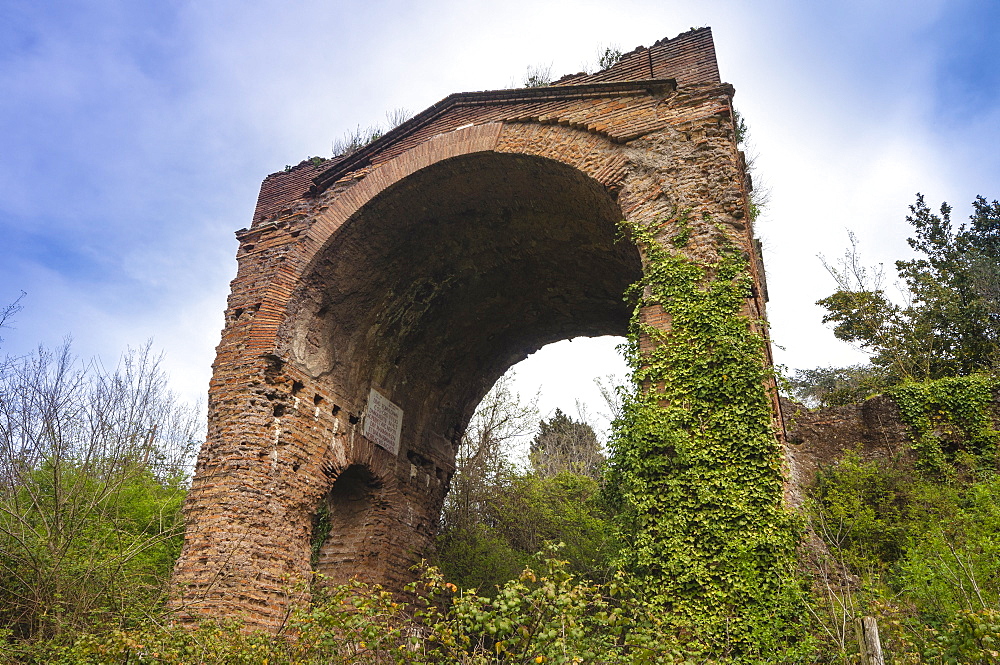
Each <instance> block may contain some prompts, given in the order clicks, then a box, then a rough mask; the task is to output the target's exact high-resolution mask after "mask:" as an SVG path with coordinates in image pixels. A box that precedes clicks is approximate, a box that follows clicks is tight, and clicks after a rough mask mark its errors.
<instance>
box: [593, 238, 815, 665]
mask: <svg viewBox="0 0 1000 665" xmlns="http://www.w3.org/2000/svg"><path fill="white" fill-rule="evenodd" d="M706 221H709V220H706ZM674 228H675V230H676V232H675V234H674V236H673V237H672V238H669V239H668V241H667V243H666V245H664V244H661V243H660V242H658V241H657V239H656V238H655V237H654V233H653V231H651V230H649V229H647V228H645V227H640V226H635V225H633V226H629V227H628V231H629V232H630V234H631V236H632V238H633V239H634V240H635V241H636V242H637V243H638V244H639V246H640V247H641V249H642V251H643V253H644V255H645V259H646V268H645V274H644V276H643V278H642V279H641V280H640V281H639V282H638V283H637V284H635V285H634V286H633V287H632V289H631V291H630V294H631V298H633V299H634V300H635V301H636V305H635V309H634V313H633V316H632V320H631V326H630V333H629V337H628V342H627V344H626V345H625V346H626V349H625V353H626V359H627V361H628V362H629V365H630V367H631V373H632V388H631V389H629V390H627V391H626V392H625V394H624V395H623V410H622V415H621V416H620V418H619V419H618V420H617V421H616V422H615V423H614V426H613V436H612V444H611V448H612V450H611V465H612V467H611V468H612V471H611V477H610V482H609V483H608V486H609V488H610V489H609V491H610V492H611V494H612V496H611V498H612V499H613V500H614V501H615V502H616V503H617V504H618V508H619V511H620V513H621V515H622V518H621V519H622V523H621V528H622V530H623V532H624V534H623V535H624V536H625V538H626V541H625V542H629V543H630V546H629V547H628V548H626V550H625V551H624V552H623V554H622V555H621V556H622V561H621V563H622V565H623V567H624V568H625V569H626V570H629V571H631V572H633V573H634V574H636V575H637V576H638V577H639V578H640V579H643V580H645V581H646V588H647V596H648V598H649V601H650V602H652V603H657V604H659V605H660V606H662V608H663V609H664V613H665V616H666V617H667V618H668V624H672V625H673V628H674V629H675V630H676V631H679V632H680V633H682V634H690V635H691V636H692V638H691V639H692V644H694V643H700V644H701V645H702V647H703V648H704V649H705V650H706V651H707V652H710V653H714V654H717V655H730V656H733V655H738V654H741V653H742V654H751V653H762V652H763V650H767V649H768V648H777V644H779V643H792V642H794V641H795V640H796V637H795V635H798V633H797V630H798V629H797V628H796V625H797V622H796V621H795V618H794V617H795V616H796V615H797V613H798V612H799V611H800V610H801V606H800V605H799V603H800V600H799V598H800V593H799V587H798V585H797V584H796V581H795V575H794V566H795V550H796V545H797V542H798V534H799V530H798V526H797V522H796V520H795V519H793V517H792V516H791V515H790V514H789V513H788V512H787V511H785V509H784V508H783V506H782V474H781V451H780V446H779V443H778V441H777V439H776V437H775V432H774V429H773V425H772V415H771V407H770V397H769V395H768V394H767V389H766V385H767V384H768V383H769V374H768V373H769V368H768V366H767V364H766V362H765V358H764V341H763V339H762V337H761V335H760V334H759V333H758V332H756V331H754V330H753V325H752V322H751V321H750V320H749V319H748V318H747V316H746V315H745V314H744V313H743V312H744V307H745V303H746V299H747V298H748V297H749V296H750V294H751V284H752V280H751V276H750V274H749V271H748V268H747V259H746V257H745V256H744V255H743V253H742V252H740V251H739V249H738V248H736V247H734V246H732V245H731V244H727V243H723V246H722V247H721V248H720V250H719V258H718V261H717V262H715V263H711V264H707V265H706V264H699V263H696V262H694V261H693V260H691V259H689V258H687V257H686V256H684V254H683V253H682V252H681V250H682V249H683V248H684V247H685V246H686V245H687V244H688V242H689V238H690V235H691V231H690V228H689V227H688V222H687V220H686V219H681V220H678V222H675V223H674ZM723 235H724V232H723ZM656 306H658V307H660V308H662V310H663V313H664V315H665V317H666V320H667V321H669V329H668V330H661V329H659V328H656V327H654V326H652V325H649V324H647V323H645V322H644V321H643V318H642V312H643V311H644V309H645V308H653V309H655V307H656ZM769 640H770V641H771V643H770V646H769V645H768V642H769ZM775 640H777V642H775Z"/></svg>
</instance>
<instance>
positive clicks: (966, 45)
mask: <svg viewBox="0 0 1000 665" xmlns="http://www.w3.org/2000/svg"><path fill="white" fill-rule="evenodd" d="M703 25H710V26H712V28H713V31H714V34H715V40H716V48H717V51H718V57H719V64H720V69H721V72H722V77H723V79H724V80H726V81H728V82H731V83H733V84H734V85H735V86H736V90H737V94H736V102H737V105H738V106H739V107H740V108H741V110H742V111H743V113H744V115H745V116H746V117H747V119H748V121H749V122H750V125H751V131H752V138H753V141H754V144H755V147H756V150H757V152H758V153H759V159H758V175H757V177H756V182H758V183H761V184H764V185H766V186H767V187H769V188H770V191H771V204H770V207H769V209H768V211H767V213H766V215H765V217H764V219H763V220H762V221H761V223H760V225H759V232H760V234H761V235H762V236H763V239H764V243H765V261H766V263H767V269H768V281H769V286H770V292H771V303H770V318H771V322H772V327H773V334H774V338H775V340H776V342H778V343H779V344H780V345H781V346H782V347H783V348H782V349H779V350H778V353H777V356H778V360H779V361H780V362H783V363H786V364H788V365H790V366H792V367H812V366H816V365H826V364H837V363H846V362H854V361H856V360H857V359H859V358H860V356H859V354H857V352H855V351H853V350H851V349H850V348H849V347H847V346H845V345H843V344H842V343H840V342H838V341H837V340H835V339H834V338H833V336H832V334H831V333H830V332H829V331H828V330H827V329H826V328H824V327H823V326H822V324H821V323H820V319H821V317H822V310H821V309H820V308H818V307H816V306H815V305H814V302H815V301H816V300H817V299H818V298H821V297H823V296H825V295H828V294H829V293H830V292H831V291H832V289H833V283H832V281H831V280H830V278H829V277H828V276H827V275H826V273H825V272H824V271H823V268H822V266H821V264H820V262H819V260H818V259H817V257H816V255H817V253H824V254H826V255H827V256H829V257H836V256H837V255H839V254H840V253H841V252H842V251H843V249H844V247H845V246H846V244H847V232H846V229H851V230H853V231H855V232H856V233H857V235H858V238H859V240H860V242H861V249H862V252H863V254H864V255H865V256H866V257H869V258H870V260H871V261H872V262H873V263H875V262H880V261H881V262H884V263H886V264H887V265H891V262H892V261H893V260H894V259H895V258H898V257H901V256H904V255H905V254H906V252H907V249H906V244H905V237H906V234H907V231H908V229H907V227H906V225H905V222H904V217H905V214H906V206H907V205H908V204H910V203H912V201H913V199H914V194H915V193H916V192H917V191H921V192H923V193H924V194H926V195H927V197H928V200H929V201H932V202H935V203H937V202H940V201H941V200H948V201H949V202H951V203H952V204H953V205H954V206H955V209H956V213H957V215H958V217H960V218H962V217H964V216H965V215H967V214H968V211H969V202H970V201H971V200H972V198H973V197H974V196H975V195H976V194H983V195H985V196H987V197H989V198H991V199H992V198H1000V151H998V150H997V146H998V145H1000V48H998V47H997V43H1000V42H998V40H997V38H996V35H998V34H1000V3H996V2H993V1H992V0H979V1H968V2H962V1H961V0H958V1H952V2H943V1H937V2H933V1H928V2H919V1H911V2H906V3H902V2H872V1H871V0H869V1H867V2H861V1H857V2H836V1H834V2H825V3H811V2H795V1H791V0H789V1H777V0H775V1H763V2H754V3H749V2H743V1H739V0H731V1H723V0H702V1H699V2H695V1H688V2H671V1H669V0H655V1H644V0H619V1H616V2H600V1H587V0H578V1H575V2H560V1H546V0H535V1H533V2H529V1H527V0H510V1H509V2H506V3H502V4H501V3H496V2H477V1H475V0H465V1H463V2H458V1H434V0H432V1H428V2H422V3H411V2H387V1H377V0H376V1H373V2H366V3H351V2H336V1H334V2H331V1H327V2H317V1H310V0H289V1H284V2H262V1H253V0H243V1H241V2H235V1H225V0H220V1H212V0H200V1H199V2H184V1H180V0H176V1H162V2H158V3H157V2H143V3H137V2H129V1H122V2H111V1H104V0H88V1H86V2H68V1H54V2H37V0H35V1H31V2H21V1H17V0H0V90H2V94H0V127H2V131H0V303H6V302H9V301H11V300H13V299H14V298H16V297H17V295H18V294H19V293H20V291H21V290H24V291H26V292H27V296H26V298H25V299H24V301H23V304H24V310H23V311H22V312H21V313H20V314H19V315H18V317H17V321H16V322H15V328H13V329H10V330H5V331H4V332H3V337H4V338H5V343H4V348H3V351H5V352H8V353H14V354H19V353H25V352H27V351H30V350H31V349H32V348H34V347H35V346H37V345H38V344H39V343H42V344H46V345H50V346H51V345H55V344H58V343H59V342H60V341H61V340H62V339H63V338H64V337H65V336H67V335H71V336H72V337H73V339H74V346H75V348H76V350H77V352H78V353H79V354H80V355H82V356H84V357H90V356H93V355H100V356H101V357H102V358H103V359H104V361H105V362H106V363H113V362H114V360H115V359H116V358H117V357H118V355H119V354H120V353H121V351H122V350H124V348H125V347H126V346H128V345H133V346H136V345H140V344H142V343H143V342H144V341H145V340H147V339H149V338H152V339H153V342H154V346H155V347H156V348H159V349H162V350H163V352H164V354H165V361H164V366H165V367H166V369H167V370H168V371H169V372H170V374H171V376H172V377H173V385H174V386H175V388H176V389H177V390H178V391H179V392H180V393H181V394H182V395H184V396H185V397H188V398H194V397H197V396H199V395H200V394H202V393H203V392H204V391H205V389H206V388H207V382H208V378H209V373H210V368H209V365H210V363H211V362H212V359H213V355H214V347H215V344H216V343H217V342H218V337H219V332H220V330H221V327H222V323H223V321H222V312H223V309H224V307H225V299H226V295H227V294H228V289H229V280H230V279H232V277H233V276H234V275H235V268H236V263H235V258H234V256H235V251H236V241H235V239H234V235H233V233H234V231H236V230H238V229H240V228H242V227H245V226H247V225H248V224H249V221H250V215H251V213H252V210H253V206H254V202H255V199H256V195H257V190H258V187H259V185H260V181H261V179H262V178H263V177H264V176H266V175H267V174H268V173H271V172H273V171H276V170H279V169H281V168H283V167H284V166H285V165H286V164H295V163H297V162H298V161H300V160H301V159H303V158H305V157H307V156H311V155H327V154H329V152H330V148H331V143H332V141H333V140H334V139H336V138H338V137H340V136H342V135H343V134H345V133H346V132H348V131H350V130H351V129H353V128H355V127H357V126H367V125H369V124H372V123H375V122H381V121H384V119H385V114H386V112H388V111H391V110H392V109H396V108H406V109H409V110H411V111H419V110H421V109H423V108H425V107H427V106H428V105H430V104H432V103H434V102H436V101H438V100H439V99H441V98H443V97H444V96H446V95H448V94H449V93H452V92H457V91H465V90H481V89H494V88H501V87H507V86H509V85H511V84H512V83H516V82H517V81H519V80H520V79H521V77H522V76H523V74H524V71H525V69H526V68H527V67H528V66H532V65H538V64H543V65H549V64H551V66H552V71H553V73H554V74H556V75H559V74H563V73H569V72H575V71H579V70H580V69H581V68H582V67H583V66H584V65H585V64H586V63H588V62H593V61H594V60H595V59H596V54H597V51H598V47H599V46H601V45H605V46H606V45H617V46H619V47H621V48H622V49H623V50H626V51H627V50H631V49H632V48H634V47H635V46H637V45H648V44H650V43H652V42H653V41H656V40H657V39H660V38H662V37H672V36H674V35H676V34H678V33H680V32H683V31H685V30H687V29H688V28H690V27H693V26H703ZM595 349H596V350H595ZM612 349H613V343H607V342H598V343H596V345H593V344H592V345H590V346H588V345H586V344H585V343H582V342H574V343H573V344H569V343H564V344H562V345H561V346H560V347H559V348H558V349H556V350H555V351H552V352H550V354H549V355H550V356H551V357H550V358H549V359H548V360H546V359H545V358H544V357H543V358H541V359H535V360H532V361H529V366H528V367H526V368H524V369H523V371H522V377H523V382H522V385H521V389H522V392H529V393H530V392H534V390H535V386H536V385H537V384H539V383H542V384H543V396H544V399H543V402H542V410H543V411H546V412H547V411H549V410H551V408H553V407H554V406H555V405H560V406H562V407H563V408H564V409H566V408H572V403H573V399H574V397H583V398H585V399H587V400H595V399H596V398H595V397H594V395H593V392H588V391H583V393H579V392H578V391H577V390H576V389H575V388H576V387H579V386H582V385H587V384H589V376H593V375H603V374H606V373H608V372H609V371H620V369H619V368H618V366H617V365H616V363H615V359H614V354H613V351H612ZM574 353H575V354H576V356H575V358H576V359H575V360H574V355H573V354H574ZM581 354H583V356H582V357H581ZM538 355H542V356H544V355H545V354H544V353H543V354H538ZM574 372H582V373H574ZM585 375H587V376H585Z"/></svg>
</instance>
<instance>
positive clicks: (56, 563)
mask: <svg viewBox="0 0 1000 665" xmlns="http://www.w3.org/2000/svg"><path fill="white" fill-rule="evenodd" d="M163 381H164V379H163V376H162V374H161V373H160V372H159V371H158V369H157V367H156V361H155V360H154V359H152V358H151V357H150V356H149V354H148V349H147V350H145V351H141V352H138V353H131V354H129V355H127V356H126V357H125V359H124V360H123V362H122V365H121V366H120V367H119V368H118V369H117V370H115V371H114V372H105V371H103V370H100V369H99V368H93V367H88V368H81V367H80V366H79V365H78V364H77V362H76V361H75V359H73V358H72V356H70V354H69V349H68V348H65V347H64V348H63V349H62V351H61V352H60V353H58V354H53V353H50V352H47V351H45V350H41V351H39V352H38V353H37V354H36V355H34V356H31V357H27V358H23V359H21V360H20V361H18V362H11V363H8V364H7V365H5V366H4V367H3V370H2V371H0V479H2V481H0V552H2V553H3V554H2V556H0V598H2V603H0V629H3V628H7V629H9V630H11V631H12V634H13V635H15V636H17V637H20V638H37V637H44V636H49V635H57V634H59V633H61V632H64V631H67V630H70V631H71V630H76V629H78V628H80V627H81V626H86V625H89V624H91V623H93V622H95V621H100V620H104V619H107V618H109V617H114V618H115V620H117V621H128V620H130V619H132V618H135V617H137V616H142V615H143V614H144V613H145V612H147V611H150V610H151V609H155V607H156V606H157V605H158V604H159V602H160V601H161V600H162V595H163V591H164V583H165V581H166V579H167V578H168V576H169V574H170V570H171V568H172V567H173V562H174V559H175V558H176V556H177V554H178V553H179V551H180V545H181V539H182V521H181V513H180V508H181V503H182V501H183V498H184V494H185V490H186V470H187V467H186V465H187V462H188V456H189V454H190V451H191V447H192V445H193V443H192V442H193V437H194V436H195V434H196V431H197V429H196V427H197V426H196V424H195V422H196V421H195V417H196V413H195V412H194V411H193V410H190V409H187V408H186V407H183V406H181V405H178V404H176V403H175V402H174V400H173V397H172V396H171V395H170V394H169V393H167V392H166V391H165V389H164V384H163Z"/></svg>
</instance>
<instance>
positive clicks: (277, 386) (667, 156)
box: [174, 29, 764, 626]
mask: <svg viewBox="0 0 1000 665" xmlns="http://www.w3.org/2000/svg"><path fill="white" fill-rule="evenodd" d="M732 94H733V91H732V88H731V87H730V86H728V85H726V84H723V83H721V82H720V80H719V77H718V70H717V66H716V64H715V56H714V50H713V46H712V40H711V32H710V31H709V30H708V29H701V30H695V31H691V32H688V33H685V34H683V35H680V36H679V37H677V38H675V39H673V40H664V41H662V42H658V43H657V44H655V45H654V46H652V47H650V48H640V49H636V51H634V52H632V53H630V54H627V55H626V56H625V57H624V58H623V59H622V61H621V62H620V63H619V64H618V65H616V66H615V67H612V68H611V69H609V70H606V71H604V72H599V73H598V74H593V75H576V76H571V77H566V78H564V79H562V80H560V81H558V82H556V83H555V84H554V85H552V86H549V87H545V88H537V89H526V90H503V91H494V92H486V93H465V94H459V95H452V96H451V97H448V98H446V99H445V100H443V101H442V102H440V103H439V104H437V105H435V106H433V107H431V108H430V109H428V110H426V111H424V112H423V113H421V114H419V115H417V116H416V117H414V118H413V119H411V120H410V121H408V122H407V123H405V124H403V125H401V126H400V127H398V128H396V129H395V130H393V131H391V132H389V133H388V134H387V135H386V136H384V137H382V138H381V139H380V140H378V141H376V142H374V143H373V144H371V145H369V146H367V147H366V148H365V149H363V150H361V151H359V152H357V153H354V154H351V155H348V156H346V157H341V158H337V159H334V160H310V161H306V162H303V163H302V164H300V165H299V166H298V167H295V168H291V169H287V170H286V171H284V172H280V173H277V174H274V175H272V176H269V177H268V178H267V179H266V180H265V181H264V185H263V186H262V188H261V195H260V198H259V200H258V207H257V211H256V212H255V215H254V221H253V224H252V225H251V227H250V228H249V229H245V230H243V231H241V232H240V233H239V234H238V237H239V240H240V249H239V253H238V255H237V258H238V261H239V270H238V273H237V277H236V279H235V280H234V281H233V283H232V293H231V295H230V298H229V306H228V309H227V312H226V326H225V329H224V330H223V335H222V342H221V344H220V345H219V347H218V355H217V359H216V362H215V364H214V366H213V367H214V375H213V378H212V382H211V386H210V391H209V431H208V439H207V441H206V443H205V445H204V446H203V448H202V451H201V454H200V455H199V459H198V465H197V468H196V473H195V478H194V481H193V484H192V488H191V492H190V495H189V498H188V500H187V504H186V506H185V515H186V519H187V533H186V537H185V544H184V549H183V552H182V554H181V557H180V559H179V561H178V563H177V567H176V569H175V575H174V579H175V584H176V585H177V587H178V592H179V593H178V602H179V603H184V605H185V606H186V607H187V608H188V610H189V611H190V612H191V613H193V614H206V615H213V616H218V615H231V614H233V613H234V612H238V613H242V614H244V615H245V616H246V617H247V618H248V619H249V620H250V621H251V623H253V624H256V625H260V626H274V625H277V624H278V623H279V622H280V620H281V618H282V617H283V616H284V613H285V611H286V609H287V607H288V604H289V603H290V602H291V600H292V599H291V598H290V597H289V595H288V594H289V589H290V588H291V586H292V584H293V583H294V582H296V581H298V580H301V579H304V578H305V577H306V576H308V574H309V573H310V571H312V570H317V571H320V572H323V573H325V574H327V575H329V576H330V577H332V578H334V579H336V580H346V579H348V578H351V577H359V578H361V579H365V580H368V581H373V582H379V583H383V584H385V585H387V586H388V587H389V588H397V589H398V588H401V587H402V585H403V584H404V583H405V582H406V581H407V580H408V579H409V578H410V575H411V573H410V572H409V568H410V566H411V565H412V564H413V563H415V562H416V561H418V560H419V559H420V557H421V555H422V554H423V553H424V552H425V551H426V550H427V548H428V546H429V545H430V543H431V540H432V538H433V536H434V533H435V528H436V523H437V519H438V516H439V513H440V509H441V504H442V502H443V499H444V496H445V492H446V491H447V487H448V482H449V480H450V478H451V475H452V473H453V471H454V458H455V451H456V447H457V442H458V441H459V439H460V437H461V434H462V432H463V430H464V428H465V426H466V424H467V423H468V419H469V417H470V416H471V414H472V412H473V410H474V409H475V407H476V405H477V404H478V402H479V400H480V399H481V398H482V396H483V395H484V394H485V392H486V391H487V390H488V389H489V387H490V386H491V385H492V384H493V382H494V381H495V380H496V379H497V378H498V377H499V376H500V375H501V374H502V373H503V372H504V371H505V370H506V369H507V368H508V367H510V366H511V365H513V364H514V363H516V362H517V361H519V360H521V359H523V358H524V357H526V356H527V355H528V354H529V353H532V352H534V351H535V350H537V349H539V348H541V347H542V346H544V345H545V344H547V343H550V342H553V341H557V340H560V339H565V338H569V337H574V336H580V335H605V334H619V335H621V334H624V333H625V332H626V329H627V325H628V320H629V316H630V313H631V308H630V306H629V305H628V303H626V302H624V300H623V293H624V291H625V289H626V288H627V287H628V285H630V284H631V283H633V282H635V281H636V280H637V279H638V278H639V277H641V275H642V259H641V256H640V253H639V252H638V251H637V249H636V247H635V246H634V244H632V243H631V242H630V241H629V240H628V239H627V238H625V237H623V234H622V231H621V228H620V226H619V222H620V221H621V220H622V219H626V220H629V221H630V222H636V223H640V224H646V225H654V224H655V225H656V228H658V229H659V233H661V234H665V235H666V236H669V235H670V234H671V233H672V229H671V227H670V224H667V223H665V222H669V221H670V220H671V219H674V218H675V217H676V216H677V214H678V212H679V211H685V212H688V213H690V216H691V218H692V219H694V220H695V222H694V224H693V229H692V230H693V235H692V242H691V243H690V245H689V250H688V252H689V254H690V256H691V257H692V258H694V259H696V260H711V259H712V258H713V257H714V255H715V248H716V247H717V246H718V243H719V241H720V238H721V235H722V234H724V235H726V236H728V238H729V241H732V242H736V243H739V244H740V245H742V246H744V247H745V249H746V251H747V253H748V255H754V256H756V253H755V251H754V243H753V231H752V228H751V222H750V218H749V214H748V200H747V191H748V189H749V182H748V180H747V178H746V173H745V165H744V162H743V159H742V155H741V154H740V153H739V151H738V149H737V147H736V141H735V132H734V124H733V116H732V104H731V99H732ZM751 264H752V269H753V271H754V274H755V277H756V278H757V287H758V288H757V289H756V291H755V294H754V297H753V298H751V299H749V300H748V302H747V314H748V315H749V316H751V317H753V318H758V317H761V316H762V314H763V300H764V298H763V293H764V289H763V280H762V271H761V270H760V266H759V262H758V261H752V262H751ZM643 315H644V318H645V319H646V321H647V322H649V323H651V324H653V325H659V326H663V327H666V326H667V325H668V322H667V321H664V320H663V317H662V316H658V312H656V311H652V310H651V311H646V312H644V313H643ZM318 514H320V515H323V519H322V520H317V515H318Z"/></svg>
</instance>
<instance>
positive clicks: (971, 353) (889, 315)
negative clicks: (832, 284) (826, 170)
mask: <svg viewBox="0 0 1000 665" xmlns="http://www.w3.org/2000/svg"><path fill="white" fill-rule="evenodd" d="M910 213H911V214H910V215H909V216H907V218H906V221H907V222H908V223H909V224H910V225H911V226H912V227H913V232H914V235H913V236H912V237H910V238H908V239H907V242H908V243H909V244H910V247H912V248H913V249H914V250H915V251H917V252H918V253H919V255H920V256H919V258H916V259H911V260H906V261H897V262H896V271H897V274H898V275H899V278H900V279H901V280H902V282H903V284H904V285H905V290H906V293H905V295H906V300H907V304H905V305H898V304H896V303H894V302H892V301H891V300H890V299H889V298H888V297H887V296H886V294H885V291H884V289H883V288H882V284H881V274H880V273H879V272H878V271H875V272H874V273H872V272H870V271H868V270H867V269H865V268H864V267H863V266H861V264H860V262H859V260H858V255H857V245H856V241H855V239H854V237H853V235H852V236H851V244H852V248H851V249H849V250H848V252H847V254H846V255H845V257H844V259H842V260H841V261H840V264H839V267H832V266H830V265H827V269H828V270H829V271H830V273H831V274H832V275H833V276H834V278H835V279H836V280H837V286H838V289H837V291H836V292H835V293H833V294H832V295H830V296H828V297H826V298H823V299H822V300H820V301H819V302H818V304H820V305H822V306H824V307H825V308H826V309H827V310H828V314H827V315H826V316H824V318H823V321H824V322H825V323H833V324H834V334H835V335H836V336H837V337H839V338H840V339H843V340H846V341H848V342H852V343H854V344H857V345H858V346H859V347H860V348H862V349H864V350H866V351H868V352H870V353H871V354H872V363H873V364H874V365H875V366H877V367H880V368H883V369H884V370H885V371H886V372H887V373H888V375H889V378H890V381H889V382H888V384H887V385H892V384H894V383H898V382H900V381H903V380H907V379H909V380H918V381H921V380H925V379H936V378H943V377H947V376H964V375H968V374H972V373H976V372H988V371H991V369H992V368H994V367H996V365H997V363H998V361H1000V298H998V295H1000V278H998V274H1000V203H998V202H996V201H994V202H993V203H992V204H988V203H987V202H986V199H984V198H982V197H977V198H976V200H975V201H974V202H973V215H972V216H971V217H970V222H969V224H961V225H959V226H958V227H957V228H956V227H954V225H953V224H952V221H951V207H950V206H948V204H947V203H944V204H942V205H941V208H940V214H935V213H933V212H931V210H930V209H929V208H928V207H927V204H926V203H925V202H924V198H923V196H921V195H919V194H918V195H917V201H916V203H914V204H913V205H911V206H910Z"/></svg>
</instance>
